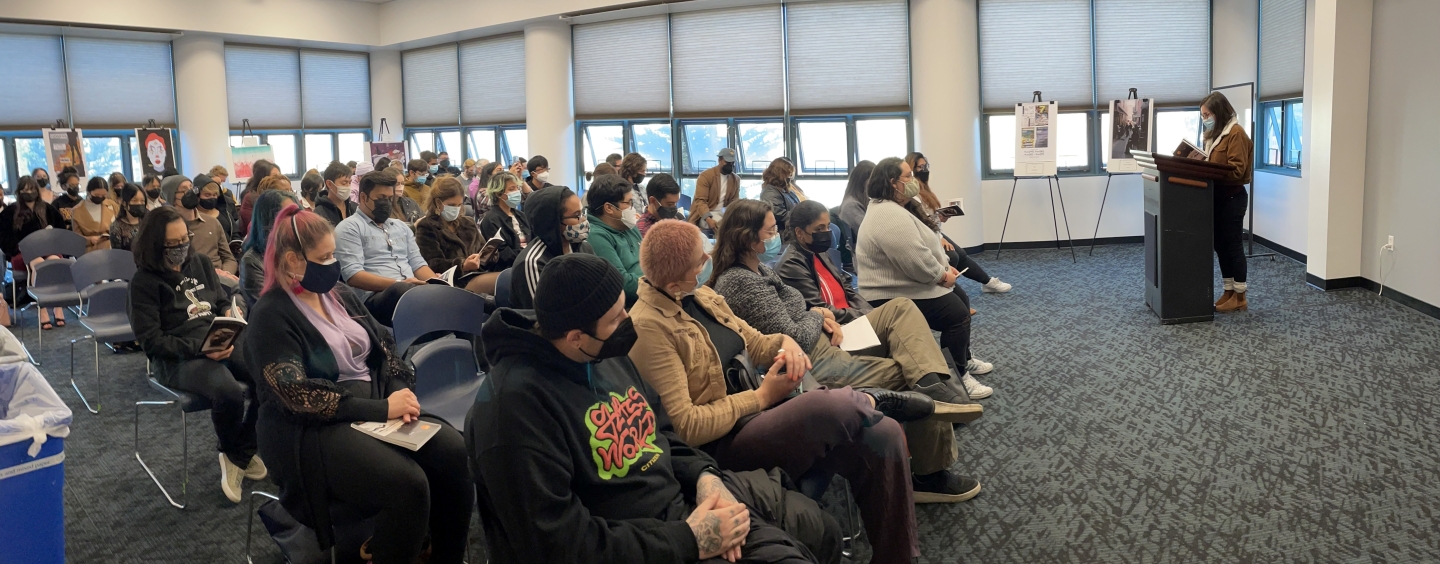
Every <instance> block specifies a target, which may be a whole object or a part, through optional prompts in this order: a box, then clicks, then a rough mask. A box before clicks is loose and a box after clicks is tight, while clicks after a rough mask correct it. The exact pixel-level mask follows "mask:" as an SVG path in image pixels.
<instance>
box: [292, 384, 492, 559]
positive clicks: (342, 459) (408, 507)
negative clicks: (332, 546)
mask: <svg viewBox="0 0 1440 564" xmlns="http://www.w3.org/2000/svg"><path fill="white" fill-rule="evenodd" d="M341 385H342V386H344V387H345V388H346V389H347V390H351V391H352V392H355V391H360V390H362V389H363V390H364V392H363V393H360V394H356V395H358V396H359V397H368V396H369V391H368V390H369V387H370V383H369V382H358V381H357V382H353V383H352V382H346V383H343V384H341ZM422 419H424V420H426V421H431V422H435V423H437V424H439V423H440V421H439V420H438V419H434V418H431V417H429V416H424V417H422ZM318 432H319V434H320V449H321V453H322V457H323V461H324V466H325V482H326V486H328V488H329V491H330V494H331V497H332V498H333V499H335V500H338V501H340V502H344V503H345V504H347V505H354V506H356V507H359V508H361V509H362V510H367V511H375V512H378V515H376V517H375V533H374V535H372V536H371V537H370V545H369V550H370V553H371V554H372V555H373V556H374V557H375V558H374V562H375V564H389V563H392V562H393V563H403V564H409V563H410V562H411V561H413V560H414V559H415V556H416V555H418V554H420V550H421V549H422V548H423V545H424V542H425V535H426V533H427V532H428V533H429V535H430V546H431V548H432V553H431V557H430V562H434V563H436V564H459V562H461V561H462V559H463V558H464V556H465V536H466V535H467V534H469V531H470V512H471V509H473V507H474V503H475V487H474V482H473V481H472V480H471V479H470V467H469V462H468V459H467V458H466V453H465V441H464V439H463V438H461V437H460V432H459V431H456V430H455V428H454V427H451V426H449V425H444V424H441V425H440V432H439V433H437V434H436V435H435V436H434V437H431V438H430V440H429V441H428V442H426V443H425V446H423V447H420V450H419V451H414V452H412V451H410V450H409V449H404V448H401V447H398V446H394V445H391V444H388V443H383V442H380V441H378V440H376V439H373V438H370V437H369V436H366V435H364V434H361V433H360V432H359V431H356V430H354V429H352V428H350V424H349V423H335V424H331V425H326V426H324V427H321V428H320V429H319V430H318Z"/></svg>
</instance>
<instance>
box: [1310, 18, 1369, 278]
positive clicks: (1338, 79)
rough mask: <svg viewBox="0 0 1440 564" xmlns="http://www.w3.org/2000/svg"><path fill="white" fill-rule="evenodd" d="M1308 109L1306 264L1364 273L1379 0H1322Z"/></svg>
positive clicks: (1330, 271)
mask: <svg viewBox="0 0 1440 564" xmlns="http://www.w3.org/2000/svg"><path fill="white" fill-rule="evenodd" d="M1307 7H1313V12H1314V14H1315V17H1314V25H1313V26H1312V29H1314V34H1313V35H1314V37H1315V40H1314V46H1313V48H1312V50H1311V53H1312V56H1311V57H1310V58H1311V59H1312V60H1313V62H1312V63H1311V65H1310V69H1311V72H1309V73H1308V76H1309V81H1310V82H1309V84H1308V85H1307V86H1308V89H1307V91H1306V97H1305V114H1306V116H1307V118H1309V119H1310V132H1311V137H1310V140H1309V145H1307V146H1306V147H1305V151H1306V152H1308V153H1309V154H1310V160H1309V162H1308V163H1307V166H1306V167H1305V168H1306V178H1307V179H1308V180H1309V182H1310V186H1309V188H1310V201H1309V204H1310V206H1309V207H1310V222H1309V223H1310V229H1309V233H1308V234H1307V236H1306V248H1307V250H1308V251H1309V252H1307V253H1306V261H1305V272H1306V274H1308V275H1311V276H1314V277H1317V278H1319V279H1321V280H1327V281H1328V280H1343V279H1347V278H1353V277H1357V276H1360V261H1361V245H1360V244H1361V232H1362V228H1363V213H1362V212H1363V209H1364V201H1365V161H1366V156H1365V153H1366V148H1367V143H1366V138H1367V136H1368V116H1367V112H1366V109H1367V108H1369V103H1370V40H1371V14H1372V7H1373V3H1372V2H1371V0H1315V1H1314V2H1312V3H1311V4H1310V5H1309V6H1307Z"/></svg>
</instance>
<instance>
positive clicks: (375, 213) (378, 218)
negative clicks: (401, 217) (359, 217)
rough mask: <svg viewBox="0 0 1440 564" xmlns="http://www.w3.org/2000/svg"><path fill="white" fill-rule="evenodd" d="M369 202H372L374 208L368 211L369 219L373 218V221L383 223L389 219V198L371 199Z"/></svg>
mask: <svg viewBox="0 0 1440 564" xmlns="http://www.w3.org/2000/svg"><path fill="white" fill-rule="evenodd" d="M371 202H372V203H374V205H375V209H373V210H371V211H370V219H373V220H375V223H385V221H387V220H389V219H390V208H391V205H390V199H389V198H386V199H384V200H371Z"/></svg>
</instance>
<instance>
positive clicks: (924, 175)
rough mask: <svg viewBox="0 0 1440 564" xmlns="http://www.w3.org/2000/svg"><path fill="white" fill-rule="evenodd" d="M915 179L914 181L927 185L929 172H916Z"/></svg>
mask: <svg viewBox="0 0 1440 564" xmlns="http://www.w3.org/2000/svg"><path fill="white" fill-rule="evenodd" d="M915 179H916V180H919V181H921V182H924V183H926V184H929V183H930V171H928V170H917V171H915Z"/></svg>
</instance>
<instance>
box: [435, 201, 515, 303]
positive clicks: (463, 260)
mask: <svg viewBox="0 0 1440 564" xmlns="http://www.w3.org/2000/svg"><path fill="white" fill-rule="evenodd" d="M430 190H431V193H430V200H429V201H428V202H427V203H426V214H425V218H424V219H421V220H420V223H419V224H417V225H416V226H415V242H416V243H418V244H419V246H420V255H421V256H423V257H425V262H426V263H428V264H429V265H430V270H431V271H432V272H436V273H444V272H445V271H447V270H450V269H451V268H454V269H455V286H456V287H459V288H464V289H466V290H469V291H471V292H474V293H476V294H486V295H491V294H494V293H495V279H496V278H499V277H500V273H499V272H486V270H485V266H486V265H487V264H490V263H494V262H495V260H496V255H495V254H494V253H490V254H489V255H488V256H486V257H485V259H484V260H482V259H481V258H480V248H481V247H483V246H485V239H483V238H481V236H480V228H478V227H476V226H475V221H474V220H473V219H471V218H470V217H468V216H466V215H465V214H464V213H463V211H462V210H464V209H465V189H464V187H463V186H461V184H460V181H459V180H457V179H456V178H455V177H453V176H445V177H441V178H440V179H439V180H436V181H435V185H434V186H432V187H430Z"/></svg>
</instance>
